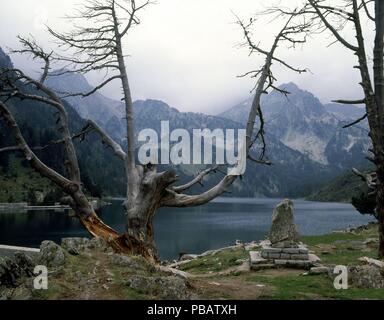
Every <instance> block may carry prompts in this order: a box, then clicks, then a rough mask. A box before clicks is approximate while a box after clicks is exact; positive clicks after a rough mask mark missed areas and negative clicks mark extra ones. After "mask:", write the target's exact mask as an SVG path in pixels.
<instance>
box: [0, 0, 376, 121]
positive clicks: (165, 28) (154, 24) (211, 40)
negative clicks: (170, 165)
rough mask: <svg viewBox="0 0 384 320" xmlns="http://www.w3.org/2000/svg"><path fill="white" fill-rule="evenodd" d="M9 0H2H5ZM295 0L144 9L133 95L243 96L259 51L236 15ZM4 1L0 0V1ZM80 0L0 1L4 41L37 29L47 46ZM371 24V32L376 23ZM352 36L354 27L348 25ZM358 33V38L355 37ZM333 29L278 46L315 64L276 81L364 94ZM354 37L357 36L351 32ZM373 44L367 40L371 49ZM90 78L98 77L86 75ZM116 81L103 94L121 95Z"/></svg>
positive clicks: (164, 2)
mask: <svg viewBox="0 0 384 320" xmlns="http://www.w3.org/2000/svg"><path fill="white" fill-rule="evenodd" d="M0 1H1V2H5V0H0ZM295 1H296V0H281V1H271V0H236V1H234V0H158V1H157V4H156V5H152V6H150V7H148V8H147V9H146V10H145V11H144V12H142V13H141V15H140V18H141V21H142V24H141V25H140V26H139V27H138V28H137V29H135V30H134V32H133V33H131V34H130V35H129V38H128V39H127V40H126V41H125V52H126V53H127V54H129V55H130V56H131V57H130V58H128V59H127V68H128V74H129V78H130V83H131V87H132V92H133V97H134V99H147V98H151V99H161V100H163V101H165V102H166V103H168V104H170V105H171V106H172V107H175V108H177V109H179V110H181V111H197V112H205V113H211V114H215V113H218V112H220V111H221V110H225V109H227V108H229V107H231V106H233V105H234V104H237V103H239V102H241V101H242V100H244V99H246V98H247V97H248V95H249V92H250V90H251V89H252V87H253V81H252V80H251V79H239V78H238V77H237V75H240V74H242V73H244V72H246V71H249V70H252V69H255V68H256V67H258V66H259V65H260V64H261V63H262V60H261V57H259V56H251V57H249V56H248V51H247V49H246V48H239V46H238V45H239V43H241V42H242V33H241V30H240V29H239V27H238V26H237V25H235V24H234V21H235V17H234V15H233V13H232V12H235V13H236V14H237V15H238V16H240V17H242V18H245V19H248V18H249V17H250V16H252V14H253V13H255V12H257V11H258V10H260V9H262V8H263V7H265V6H267V5H270V4H271V3H272V2H275V3H279V2H280V3H281V4H283V5H284V4H289V5H291V4H292V3H293V2H295ZM1 2H0V3H1ZM79 2H81V0H66V1H59V0H18V1H7V2H6V5H5V4H2V8H5V9H4V10H2V13H1V14H0V30H1V32H0V46H2V47H3V48H4V49H5V50H6V49H7V47H17V42H16V39H15V38H16V36H17V35H18V34H20V35H28V34H29V33H31V34H33V35H34V36H35V37H36V39H37V40H38V41H39V42H41V43H42V44H44V46H45V48H47V49H54V44H53V43H51V42H50V40H49V39H50V38H49V36H48V35H47V33H46V32H45V31H44V28H43V24H44V23H48V24H49V25H50V26H52V27H53V28H54V29H56V30H61V31H65V30H68V28H69V27H70V26H69V25H68V23H67V22H66V21H64V20H63V19H62V18H61V17H63V16H64V15H65V14H66V13H70V12H71V10H72V9H73V7H74V5H75V4H76V3H79ZM281 23H282V21H275V22H271V23H269V24H268V23H267V21H266V20H263V21H261V22H260V23H259V24H258V25H257V29H256V30H254V36H255V42H257V43H258V42H260V43H261V44H262V45H265V47H266V49H268V46H269V43H270V41H271V39H273V37H274V35H275V34H276V30H277V28H278V27H279V26H280V25H281ZM364 24H366V27H367V30H368V31H367V34H366V37H367V39H372V37H373V27H372V26H371V25H368V23H364ZM345 35H346V36H347V37H351V36H352V32H348V31H346V32H345ZM352 39H353V38H352ZM332 41H333V39H332V38H331V37H330V36H320V37H316V38H315V39H310V41H309V43H308V44H307V45H305V46H304V47H303V48H302V49H298V50H295V51H290V50H283V49H284V48H281V49H280V57H281V58H284V59H285V60H286V61H288V62H289V63H291V64H293V65H296V66H298V67H308V68H310V70H311V72H310V73H307V74H304V75H298V74H294V73H292V72H290V71H287V70H284V69H283V68H281V67H280V66H277V65H276V66H275V70H276V75H277V76H278V77H277V78H278V80H279V83H284V82H288V81H293V82H295V83H297V84H298V85H299V86H300V87H301V88H303V89H306V90H309V91H311V92H313V93H314V94H315V95H316V96H318V97H319V98H320V99H321V101H323V102H329V101H330V100H332V99H335V98H361V96H360V95H361V94H360V92H361V89H360V87H359V86H358V84H357V83H358V82H359V75H358V73H357V72H356V70H355V69H353V68H352V67H353V66H354V65H355V64H356V58H355V57H354V56H353V55H352V54H351V52H349V51H347V50H346V49H344V48H343V47H342V46H341V45H338V44H336V45H334V46H332V47H330V48H327V47H326V45H327V44H329V43H330V42H332ZM352 41H353V40H352ZM371 49H372V47H371V46H368V50H371ZM12 59H13V61H14V62H15V64H16V65H17V66H18V67H20V68H23V69H24V70H26V71H27V72H35V71H38V70H39V69H38V68H37V67H36V66H34V65H33V63H31V61H28V59H27V58H26V57H20V56H15V55H14V56H12ZM88 78H89V80H90V82H91V83H93V84H96V83H97V80H98V77H97V76H96V75H92V76H89V77H88ZM120 91H121V90H120V88H119V84H118V83H114V84H113V85H111V86H109V87H108V88H106V89H105V90H104V94H106V95H108V96H110V97H112V98H116V99H119V98H120V96H119V94H120Z"/></svg>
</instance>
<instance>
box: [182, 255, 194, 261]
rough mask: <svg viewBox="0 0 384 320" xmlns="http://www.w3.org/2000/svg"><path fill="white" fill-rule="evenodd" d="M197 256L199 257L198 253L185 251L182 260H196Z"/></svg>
mask: <svg viewBox="0 0 384 320" xmlns="http://www.w3.org/2000/svg"><path fill="white" fill-rule="evenodd" d="M197 258H198V255H197V254H191V253H185V254H183V255H182V256H181V257H180V261H186V260H194V259H197Z"/></svg>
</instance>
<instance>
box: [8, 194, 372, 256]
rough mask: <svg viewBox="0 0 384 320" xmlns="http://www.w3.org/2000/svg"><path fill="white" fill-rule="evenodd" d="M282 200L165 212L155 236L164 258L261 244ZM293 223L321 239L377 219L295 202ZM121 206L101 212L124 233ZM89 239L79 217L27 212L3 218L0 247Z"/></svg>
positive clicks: (233, 201)
mask: <svg viewBox="0 0 384 320" xmlns="http://www.w3.org/2000/svg"><path fill="white" fill-rule="evenodd" d="M280 201H281V199H254V198H218V199H216V200H215V201H214V202H212V203H209V204H207V205H204V206H201V207H196V208H184V209H174V208H162V209H160V210H159V212H158V213H157V215H156V217H155V220H154V228H155V237H156V243H157V245H158V249H159V252H160V256H161V258H162V259H175V258H177V257H178V255H179V253H180V252H188V253H201V252H203V251H206V250H210V249H217V248H220V247H223V246H228V245H233V244H234V243H235V241H236V240H237V239H238V240H242V241H245V242H250V241H252V240H260V239H263V238H264V237H265V236H266V234H267V233H268V230H269V228H270V224H271V216H272V211H273V208H274V207H275V206H276V205H277V204H278V203H279V202H280ZM293 202H294V205H295V222H296V224H297V225H298V229H299V232H300V234H302V235H319V234H324V233H329V232H331V231H333V230H339V229H345V228H347V227H356V226H359V225H362V224H366V223H368V222H369V221H372V220H373V219H372V218H371V217H370V216H363V215H361V214H359V213H358V212H357V211H356V210H355V209H354V208H353V207H352V205H350V204H345V203H322V202H310V201H304V200H294V201H293ZM121 203H122V202H121V201H113V203H112V204H111V205H110V206H106V207H104V208H102V209H101V211H100V216H101V217H102V219H103V220H104V221H105V222H106V223H107V224H109V225H110V226H112V227H113V228H115V229H117V230H118V231H123V230H124V214H123V210H122V207H121ZM84 236H88V234H87V232H86V231H84V229H83V227H82V226H81V225H80V223H79V222H78V221H77V219H76V218H73V217H69V216H68V214H67V213H64V212H54V211H48V210H44V211H28V212H24V213H6V212H1V213H0V244H7V245H22V246H31V247H38V246H39V244H40V242H41V241H42V240H53V241H56V242H58V243H59V242H60V239H61V238H65V237H84Z"/></svg>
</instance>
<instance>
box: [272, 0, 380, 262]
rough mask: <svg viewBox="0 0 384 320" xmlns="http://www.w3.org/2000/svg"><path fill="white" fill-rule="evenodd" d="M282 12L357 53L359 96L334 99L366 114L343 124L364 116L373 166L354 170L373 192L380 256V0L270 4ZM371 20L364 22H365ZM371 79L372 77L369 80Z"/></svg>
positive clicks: (283, 14) (313, 31)
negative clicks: (349, 33)
mask: <svg viewBox="0 0 384 320" xmlns="http://www.w3.org/2000/svg"><path fill="white" fill-rule="evenodd" d="M272 10H274V11H275V12H279V13H280V15H282V16H292V15H297V14H302V15H304V16H306V17H307V21H309V22H310V23H311V24H312V25H313V28H312V33H313V34H316V33H323V32H325V31H327V32H329V33H331V35H332V36H333V37H334V41H333V42H332V43H331V44H333V43H336V42H337V43H340V44H341V45H343V46H344V47H345V48H346V49H347V50H348V51H350V52H351V53H352V54H353V55H355V56H356V57H357V65H356V66H354V68H355V69H357V70H358V71H359V73H360V77H361V81H360V83H359V85H360V86H361V88H362V91H363V97H362V98H361V99H358V100H353V101H351V100H336V101H334V102H337V103H342V104H365V107H366V114H365V115H364V116H363V117H361V118H359V119H357V120H356V121H353V122H352V123H351V124H348V125H346V126H345V127H350V126H353V125H356V124H357V123H360V122H361V121H363V120H365V119H368V123H369V128H370V130H369V136H370V139H371V141H372V146H373V148H372V149H371V150H370V151H371V152H372V154H373V157H367V159H368V160H370V161H371V162H372V163H373V164H374V165H375V167H376V170H375V172H374V173H370V174H362V173H359V172H358V170H356V169H354V172H355V173H356V174H358V175H359V176H360V177H361V178H363V179H364V180H365V181H366V182H367V184H368V187H369V189H370V190H372V192H373V193H374V195H375V196H376V208H375V212H374V215H375V217H377V219H378V222H379V236H380V245H379V256H380V257H384V69H383V57H384V2H383V1H380V0H339V1H326V0H306V1H305V2H304V5H303V8H302V9H301V10H300V11H299V12H297V11H292V10H289V9H281V8H273V9H272ZM367 21H369V22H371V21H372V22H373V23H372V24H367V23H366V22H367ZM373 25H374V27H375V41H374V43H373V44H372V45H373V47H374V49H373V53H372V55H373V67H371V64H370V62H369V55H368V53H367V46H368V48H369V46H370V45H371V44H367V42H366V40H365V39H364V32H365V30H364V28H365V27H366V26H368V28H371V27H373ZM345 29H348V30H353V32H354V37H353V39H349V38H348V37H346V36H345V33H344V32H343V31H344V30H345ZM371 79H373V81H372V80H371Z"/></svg>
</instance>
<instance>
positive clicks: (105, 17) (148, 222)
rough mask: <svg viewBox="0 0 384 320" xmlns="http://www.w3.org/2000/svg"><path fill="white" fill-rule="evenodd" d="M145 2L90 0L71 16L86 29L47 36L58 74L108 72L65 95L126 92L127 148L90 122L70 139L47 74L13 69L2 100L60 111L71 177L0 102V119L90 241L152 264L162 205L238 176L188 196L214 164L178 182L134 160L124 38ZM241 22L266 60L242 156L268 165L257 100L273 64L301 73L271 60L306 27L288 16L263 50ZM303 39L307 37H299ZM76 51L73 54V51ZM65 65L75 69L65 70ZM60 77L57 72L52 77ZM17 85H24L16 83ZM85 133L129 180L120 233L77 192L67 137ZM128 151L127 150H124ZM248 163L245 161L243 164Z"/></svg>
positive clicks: (217, 191)
mask: <svg viewBox="0 0 384 320" xmlns="http://www.w3.org/2000/svg"><path fill="white" fill-rule="evenodd" d="M148 4H149V1H146V2H143V3H142V4H140V5H139V4H138V3H137V1H134V0H98V1H96V0H91V1H88V2H87V4H86V5H85V6H84V9H83V10H81V11H80V12H79V15H78V16H76V17H72V18H73V19H75V20H76V21H82V23H83V24H84V26H79V27H76V30H75V31H73V32H70V33H67V34H61V33H58V32H56V31H54V30H52V29H49V31H50V33H51V34H52V35H53V36H54V37H55V38H56V39H57V40H58V42H59V44H60V45H61V46H62V48H64V49H66V50H69V51H68V52H69V55H68V57H66V56H63V55H60V56H58V55H55V58H54V59H56V60H60V61H62V62H63V61H64V62H67V63H68V65H67V68H66V70H65V71H63V72H83V73H87V72H90V71H94V70H98V71H105V72H106V73H109V72H113V74H112V75H110V76H109V78H108V79H107V80H105V81H104V82H103V83H101V84H100V85H98V86H96V88H95V89H94V90H92V91H91V92H82V93H66V94H65V95H66V96H68V95H81V96H88V95H90V94H92V93H94V92H96V91H97V90H99V89H101V88H102V87H104V86H105V85H106V84H107V83H109V82H111V81H114V80H119V81H120V83H121V86H122V90H123V101H124V103H125V112H126V126H127V144H126V146H125V147H124V148H123V147H121V146H120V145H119V144H118V143H117V142H115V141H114V140H113V139H112V138H111V137H110V136H108V134H107V133H106V132H105V131H104V130H103V129H102V128H101V127H100V126H98V125H97V124H96V123H94V122H92V121H88V123H87V126H86V127H85V128H84V129H83V131H82V132H81V133H80V134H75V135H71V133H70V132H69V129H68V116H67V114H66V111H65V108H64V106H63V104H62V102H61V99H60V97H59V96H58V95H57V94H56V93H54V92H52V90H50V89H49V88H47V87H46V86H45V85H44V83H43V82H44V80H45V78H46V77H47V76H50V74H49V73H48V75H46V76H43V77H41V80H40V81H36V80H34V79H31V78H29V77H27V76H26V75H24V74H23V73H22V72H21V71H20V70H12V72H14V73H15V74H16V75H17V76H16V79H13V78H11V77H6V80H3V83H5V84H6V86H5V87H4V88H3V89H2V90H1V92H0V96H5V97H7V99H9V98H12V99H15V98H19V99H31V100H36V101H40V102H43V103H46V104H47V105H48V106H51V107H54V108H56V109H57V110H58V111H59V114H60V127H59V129H60V132H61V133H62V135H63V139H62V140H58V141H56V142H55V143H63V144H64V146H65V151H66V155H67V158H68V159H67V164H68V172H69V178H65V177H63V176H61V175H59V174H58V173H57V172H55V171H54V170H52V169H51V168H48V167H47V166H45V165H44V164H43V163H41V161H40V160H39V159H38V158H37V157H36V155H35V154H34V153H33V151H32V148H30V147H29V146H28V145H27V143H26V142H25V140H24V139H23V137H22V134H21V132H20V130H19V128H18V126H17V123H16V121H15V120H14V118H13V117H12V115H11V114H10V112H9V109H8V108H7V106H6V104H5V103H1V104H0V111H1V113H0V116H1V118H2V119H3V120H4V121H5V123H6V124H7V125H8V127H9V128H10V129H12V133H13V135H14V137H15V141H16V146H15V147H13V146H11V147H5V148H4V149H7V150H6V151H11V150H14V149H20V150H21V151H23V153H24V155H25V156H26V158H27V159H30V160H29V161H30V163H31V165H32V167H33V168H34V169H35V170H37V171H38V172H39V173H40V174H41V175H43V176H45V177H47V178H49V179H51V180H52V181H53V182H55V183H56V184H57V185H58V186H59V187H60V188H61V189H63V191H65V192H66V193H67V194H68V195H69V199H70V203H71V205H72V207H73V208H74V210H75V211H76V213H77V215H78V217H79V218H80V220H81V221H82V223H83V224H84V225H85V227H86V228H87V229H88V230H89V231H90V232H91V234H93V235H95V236H100V237H103V238H104V239H106V240H107V241H109V242H110V243H111V244H112V245H113V246H114V248H115V249H116V250H119V251H122V252H129V253H134V254H140V255H143V256H144V257H147V258H150V259H155V260H156V259H157V250H156V245H155V242H154V233H153V225H152V220H153V218H154V216H155V214H156V211H157V209H158V208H160V207H192V206H199V205H203V204H205V203H208V202H210V201H211V200H213V199H214V198H216V197H218V196H220V195H222V194H223V193H224V192H226V191H227V190H228V188H229V187H230V186H231V185H232V184H233V182H234V181H235V180H236V179H237V177H238V175H232V174H226V175H225V176H224V177H223V178H222V180H221V181H220V182H219V183H218V184H217V185H215V186H214V187H212V188H210V189H208V190H206V191H204V192H202V193H200V194H195V195H191V194H186V193H185V192H187V191H188V190H190V188H191V187H192V186H194V185H196V184H201V183H202V181H203V179H204V178H205V177H206V176H207V175H209V174H211V173H214V172H217V171H220V168H218V167H217V166H214V167H212V168H208V169H206V170H203V171H201V172H200V173H198V174H197V176H196V177H195V178H193V179H192V180H191V181H190V182H187V183H185V184H183V185H176V186H175V183H176V182H177V181H178V176H177V175H176V173H175V172H173V171H166V172H158V171H157V168H156V166H155V165H151V164H148V165H141V164H137V163H136V162H135V141H134V119H133V104H132V97H131V91H130V86H129V81H128V75H127V68H126V65H125V60H124V57H125V55H124V51H123V39H124V37H125V36H126V35H127V34H128V33H129V32H130V31H131V29H132V28H133V27H134V26H136V25H138V24H139V23H140V20H139V18H138V17H137V13H138V12H139V11H141V10H142V9H144V8H145V7H146V6H147V5H148ZM238 23H239V25H240V26H241V27H242V30H243V31H244V37H245V39H246V42H247V44H248V46H249V47H250V49H251V52H258V53H259V54H262V55H264V56H265V62H264V64H263V66H262V68H261V69H260V70H259V71H258V72H257V75H256V78H258V76H260V78H258V81H257V86H256V90H255V98H254V101H253V104H252V107H251V112H250V115H249V120H248V125H247V130H246V135H247V143H246V148H247V156H248V158H249V159H251V160H254V161H256V162H257V163H268V162H266V161H265V159H264V156H265V140H264V120H263V117H262V110H261V107H260V98H261V95H262V94H263V93H267V92H268V89H271V88H272V89H276V90H279V89H278V88H276V87H275V86H274V83H275V81H276V79H275V77H274V76H273V73H272V71H271V66H272V63H273V62H278V63H280V64H283V65H284V66H286V67H288V68H289V69H291V70H293V71H297V72H304V71H305V70H300V69H296V68H294V67H292V66H290V65H289V64H287V63H286V62H284V61H283V60H281V59H279V58H277V57H276V56H275V52H276V49H277V47H278V45H279V43H283V42H288V43H290V44H293V45H294V44H296V43H300V42H302V41H304V40H305V33H306V26H305V24H304V25H301V24H298V23H296V22H295V18H293V17H290V18H289V19H288V20H287V21H285V23H284V26H283V28H282V30H281V31H280V32H279V33H278V35H277V36H276V38H275V41H274V43H273V46H272V48H271V49H270V50H266V51H264V50H263V49H261V47H259V46H257V45H255V44H254V43H253V40H252V37H251V32H250V29H251V27H252V23H251V24H247V25H246V24H245V23H244V22H242V21H241V20H239V21H238ZM303 36H304V38H303ZM22 44H23V50H20V52H21V53H29V54H32V56H33V57H38V58H42V59H43V61H45V59H44V58H45V57H46V55H45V53H43V52H42V51H43V50H42V49H41V48H40V47H38V46H37V45H36V44H35V43H33V42H30V41H27V40H25V41H22ZM73 50H74V51H73ZM50 59H52V55H51V54H50V55H48V59H47V60H48V61H45V63H46V66H47V65H48V67H46V68H44V70H45V69H48V70H49V61H50ZM69 66H71V67H72V68H71V69H70V70H69V69H68V68H69ZM55 75H56V76H57V74H55ZM20 82H21V83H22V85H21V86H20ZM28 84H32V85H34V86H36V88H38V89H39V90H40V91H41V93H42V95H41V96H30V95H28V94H26V93H24V92H23V86H25V85H28ZM256 118H258V119H259V120H260V121H259V122H260V128H259V130H258V132H257V133H256V135H254V130H255V127H256V126H255V123H256ZM89 131H94V132H96V133H97V134H98V135H99V136H100V138H101V139H102V141H103V142H104V143H106V144H107V145H108V146H109V147H110V148H111V150H112V151H113V152H114V154H115V155H116V156H117V157H118V158H119V159H121V160H122V161H123V162H124V164H125V173H126V179H127V193H126V201H125V202H124V206H125V211H126V231H125V233H124V234H121V235H119V234H117V232H116V231H114V230H113V229H111V228H109V227H108V226H106V225H105V224H104V223H103V222H102V221H101V220H100V219H99V218H98V217H97V215H96V213H95V212H94V211H93V209H92V207H91V206H90V204H89V201H88V200H87V199H86V197H85V195H84V193H83V192H82V189H81V181H80V173H79V166H78V163H77V159H76V153H75V150H74V148H73V144H72V138H74V137H78V136H79V135H80V136H81V135H84V134H86V133H87V132H89ZM256 140H259V141H260V140H261V141H262V144H263V151H262V153H261V155H260V156H259V157H258V158H257V159H256V158H254V157H252V156H251V152H250V149H251V147H252V145H253V143H254V142H255V141H256ZM124 149H126V150H124ZM244 161H245V160H244Z"/></svg>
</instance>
